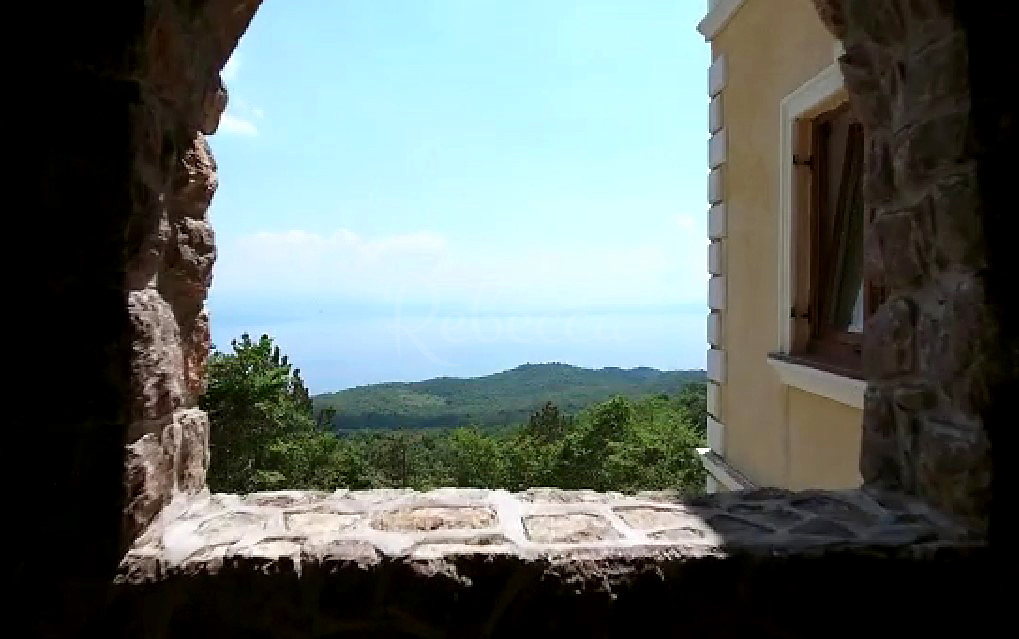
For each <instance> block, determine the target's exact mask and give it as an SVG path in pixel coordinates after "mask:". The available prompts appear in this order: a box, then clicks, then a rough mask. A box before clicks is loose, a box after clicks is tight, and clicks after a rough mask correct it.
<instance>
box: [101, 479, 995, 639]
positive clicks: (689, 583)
mask: <svg viewBox="0 0 1019 639" xmlns="http://www.w3.org/2000/svg"><path fill="white" fill-rule="evenodd" d="M436 504H444V506H441V507H437V506H436ZM896 506H897V509H896V510H889V509H887V508H885V507H883V506H881V505H880V504H879V503H878V502H877V501H876V500H875V499H873V498H871V497H870V496H868V495H867V494H864V493H861V492H855V491H849V492H837V493H824V492H818V491H812V492H808V493H790V492H788V491H779V490H759V491H754V492H753V493H747V494H746V495H744V494H740V493H726V494H719V495H713V496H711V497H707V498H698V499H695V500H691V499H683V498H681V497H678V496H672V497H667V496H665V495H661V494H658V495H645V496H627V495H621V494H615V493H593V492H591V491H575V492H574V491H562V490H532V491H527V492H525V493H518V494H512V493H507V492H505V491H487V490H473V489H464V490H457V489H440V490H436V491H432V492H428V493H416V492H413V491H405V490H399V491H393V490H382V491H347V490H340V491H336V492H335V493H331V494H330V493H321V492H315V493H302V492H300V491H283V492H277V493H261V494H255V495H248V496H244V497H240V496H237V495H209V494H203V495H200V496H198V497H197V498H195V499H192V500H190V501H175V502H174V503H172V504H170V505H169V506H168V507H167V508H166V509H165V510H164V512H163V514H162V515H160V517H159V519H157V521H156V522H155V524H154V526H153V527H152V528H150V529H149V531H147V532H146V534H145V535H144V536H143V537H142V538H140V539H139V542H138V543H137V544H136V545H135V547H134V548H133V549H132V550H131V552H130V553H129V554H128V556H127V557H126V558H125V560H124V562H123V563H122V566H121V573H120V577H119V579H118V584H119V585H118V593H117V598H116V603H115V605H114V607H113V609H112V610H111V619H112V620H113V621H114V623H111V630H110V634H108V635H107V636H122V635H127V636H132V637H146V638H148V637H161V636H164V634H163V633H167V632H169V633H170V634H171V635H172V636H182V635H183V634H185V633H187V632H189V631H191V630H195V631H198V632H199V633H200V634H201V633H203V632H204V633H210V632H211V633H213V634H216V633H218V632H220V631H221V630H222V631H226V632H227V634H231V633H232V634H235V635H236V634H238V633H240V634H250V635H253V636H254V635H258V634H265V633H268V634H271V635H272V636H291V635H292V636H295V637H296V636H309V635H310V636H326V635H330V634H335V633H341V634H343V635H344V636H347V635H353V636H372V637H375V636H394V637H396V636H407V635H410V636H519V633H521V632H525V631H526V632H530V633H532V634H534V633H537V634H538V635H547V634H548V633H549V632H553V631H560V630H561V631H562V633H564V634H565V635H568V636H593V637H603V636H620V634H625V633H626V632H631V633H632V632H636V631H639V632H640V633H641V634H650V635H652V636H660V635H663V634H664V635H665V636H673V635H676V636H678V635H685V634H688V633H693V634H695V635H697V636H718V635H719V634H721V635H722V636H728V635H729V634H730V631H731V632H732V633H733V634H735V635H739V636H752V635H753V634H754V630H755V628H757V626H756V623H757V622H754V623H748V624H743V625H740V624H741V623H742V622H743V621H746V620H747V619H748V618H749V617H753V616H754V615H758V614H760V615H761V617H760V618H761V619H762V620H766V621H767V628H768V629H769V631H768V632H767V633H765V636H774V635H775V634H776V632H777V631H776V629H777V628H779V627H781V624H783V623H785V622H789V621H790V620H793V621H796V622H797V624H798V623H799V622H800V621H802V620H803V617H802V615H803V614H804V611H806V612H807V613H808V614H809V611H811V610H817V611H818V614H821V612H822V611H823V612H824V614H825V615H828V614H830V603H831V601H832V599H831V598H832V597H835V596H839V595H838V593H840V592H842V591H841V590H840V589H846V592H845V595H846V597H851V596H852V594H851V593H854V592H855V593H856V594H858V593H859V590H854V589H858V588H859V584H858V583H856V579H866V580H867V583H868V584H869V586H868V588H867V593H868V596H878V597H881V596H883V595H881V594H880V592H883V590H882V589H888V591H889V593H894V597H895V601H897V602H900V603H901V602H903V601H905V600H908V599H909V598H910V597H911V596H913V595H917V594H918V593H919V592H920V591H917V590H916V588H917V587H918V586H919V587H921V588H922V592H923V593H924V594H925V597H924V599H923V600H924V601H925V602H926V603H927V604H930V603H931V601H934V600H933V599H931V598H930V594H931V593H942V594H943V595H944V596H947V593H949V592H951V593H952V597H953V604H956V605H957V604H959V601H960V600H959V599H958V598H959V596H960V595H959V593H958V591H957V590H955V589H952V588H946V586H945V584H946V583H953V582H954V583H958V580H959V579H963V583H967V584H971V585H975V586H977V587H979V584H980V583H982V581H981V580H979V579H977V578H976V577H975V573H974V572H973V571H974V570H975V569H976V566H978V564H976V563H974V562H973V558H974V557H977V556H979V555H978V554H974V553H978V552H979V548H978V547H977V546H975V545H973V544H971V543H970V542H967V541H966V539H965V536H964V534H963V531H962V530H961V529H960V528H958V527H955V526H954V525H953V524H951V523H950V522H947V521H946V520H945V519H944V518H943V517H941V516H940V515H938V514H937V513H933V512H931V511H930V509H929V508H927V507H926V506H925V505H924V504H923V503H922V502H919V501H916V500H909V499H900V501H899V502H898V503H897V504H896ZM486 510H487V511H488V512H490V513H492V514H493V516H491V517H484V518H483V519H482V521H483V522H484V523H486V524H488V525H489V527H488V528H484V529H480V528H476V527H474V526H475V525H477V523H478V522H479V520H478V518H477V513H478V512H483V511H486ZM426 512H427V513H428V514H427V515H425V513H426ZM468 512H469V513H470V514H469V516H465V515H467V514H468ZM733 512H747V513H753V516H754V517H765V518H767V517H768V516H769V514H775V515H776V517H777V518H775V519H771V520H768V521H769V525H768V526H764V525H749V522H747V521H745V520H740V521H741V522H742V523H741V524H740V526H739V527H738V529H737V528H734V527H732V526H731V522H732V521H733V520H735V519H737V517H736V516H735V515H732V514H731V513H733ZM790 512H795V513H796V522H799V523H796V522H793V521H792V520H791V519H790V518H789V517H788V513H790ZM393 513H399V514H400V519H398V521H399V522H401V523H400V524H399V525H398V526H395V527H392V528H389V529H384V530H382V529H379V528H377V527H375V526H374V525H373V522H376V521H378V519H379V517H380V516H387V515H390V516H391V515H392V514H393ZM415 513H416V515H415ZM818 513H821V514H820V515H819V514H818ZM863 515H865V516H863ZM422 516H423V517H425V520H426V521H429V522H430V521H432V520H433V518H435V519H437V520H441V522H442V523H441V525H434V526H433V525H431V524H429V525H427V526H419V525H417V522H418V521H420V519H419V517H422ZM408 518H409V519H408ZM712 522H718V524H717V525H713V523H712ZM676 523H683V524H685V525H680V526H676V525H674V524H676ZM396 528H398V529H396ZM850 567H852V569H853V570H852V571H851V572H847V569H848V568H850ZM857 569H858V570H859V571H858V572H857ZM960 570H962V571H963V572H958V571H960ZM966 570H968V571H970V572H965V571H966ZM906 575H912V577H909V578H908V579H907V578H905V576H906ZM966 575H969V577H968V578H967V577H966ZM971 594H972V592H971V591H968V592H967V595H966V596H970V595H971ZM822 595H823V600H822V599H817V601H816V603H814V602H815V599H816V598H818V597H822ZM790 596H794V597H795V600H796V602H797V607H798V608H799V607H801V606H802V607H803V610H802V611H801V612H798V613H797V614H776V610H785V608H783V606H787V605H788V602H789V597H790ZM889 596H891V595H889ZM776 598H780V599H781V600H780V601H779V599H776ZM734 604H735V605H737V606H738V610H739V614H732V606H733V605H734ZM758 606H760V608H759V610H760V612H754V611H755V610H758V608H757V607H758ZM815 606H816V608H815ZM242 610H243V613H242V612H241V611H242ZM663 610H666V611H668V614H664V615H663V614H662V611H663ZM967 610H969V609H967ZM157 611H158V614H155V613H156V612H157ZM853 617H854V618H855V617H859V616H853ZM723 619H728V620H737V621H740V623H738V624H737V625H736V626H732V627H728V626H724V625H722V626H720V625H719V624H720V623H723V624H724V622H723V621H721V620H723ZM690 620H703V622H704V624H705V625H703V626H701V625H699V624H700V623H701V622H700V621H698V622H697V623H694V624H693V625H690V623H689V622H690ZM709 620H710V622H709ZM913 622H914V623H915V620H913ZM884 623H885V626H883V627H884V628H885V629H887V628H888V627H889V626H888V625H887V624H888V621H887V620H886V621H885V622H884ZM943 623H944V621H943V618H942V624H943ZM794 625H795V624H794ZM723 627H724V628H726V630H725V631H721V629H722V628H723ZM818 627H819V626H818V625H817V623H807V624H804V625H803V626H802V627H800V626H799V625H795V627H790V628H787V629H786V630H785V631H783V632H782V633H781V635H780V636H816V633H817V628H818ZM652 629H654V630H655V631H656V632H657V634H656V633H653V632H651V630H652ZM845 629H846V622H845V621H840V630H845ZM913 629H915V626H913ZM941 629H942V630H943V629H944V628H943V627H942V628H941ZM740 633H742V634H740Z"/></svg>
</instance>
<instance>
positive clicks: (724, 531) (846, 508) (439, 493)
mask: <svg viewBox="0 0 1019 639" xmlns="http://www.w3.org/2000/svg"><path fill="white" fill-rule="evenodd" d="M883 501H884V503H882V501H881V500H879V498H875V497H874V496H871V495H870V494H867V493H865V492H863V491H830V492H825V491H805V492H798V493H793V492H788V491H783V490H776V489H759V490H754V491H749V492H743V493H720V494H717V495H711V496H706V497H696V498H684V497H683V496H682V495H678V494H675V493H669V492H648V493H638V494H636V495H623V494H620V493H597V492H594V491H567V490H560V489H556V488H533V489H530V490H526V491H523V492H520V493H510V492H507V491H503V490H478V489H457V488H442V489H437V490H433V491H429V492H416V491H413V490H409V489H405V490H404V489H401V490H388V489H387V490H366V491H357V490H338V491H335V492H331V493H330V492H319V491H280V492H267V493H254V494H250V495H228V494H209V493H204V494H200V495H198V496H196V497H192V498H190V499H187V500H184V499H183V498H181V499H179V500H175V501H174V502H172V503H171V504H170V506H168V507H167V508H166V509H165V510H164V511H163V513H161V515H160V516H159V517H158V518H157V519H156V520H155V521H154V522H153V524H152V525H151V526H150V527H149V529H148V530H147V531H146V532H145V533H144V534H143V535H142V536H141V537H140V538H139V539H138V541H137V543H136V544H135V545H134V547H133V548H132V549H131V550H130V551H129V552H128V554H127V555H126V557H125V559H124V561H123V564H122V569H121V577H120V579H121V580H122V581H125V582H128V583H137V582H141V581H148V580H154V579H158V578H159V575H164V574H168V573H172V572H176V571H182V572H185V573H189V572H194V571H199V572H201V571H213V572H214V571H215V570H216V566H218V565H220V564H222V563H223V562H229V561H230V560H231V558H239V559H244V558H248V559H250V558H260V559H264V560H269V561H284V560H285V561H287V562H288V563H292V564H293V565H295V566H297V567H298V570H299V567H300V566H301V565H303V564H305V563H308V562H315V561H319V560H322V559H323V558H328V557H334V558H338V557H343V558H346V559H350V560H356V561H367V562H368V563H372V562H377V561H379V560H382V559H383V558H390V559H393V558H397V559H399V558H403V559H409V560H434V559H442V558H444V557H455V556H462V555H471V554H483V555H489V556H496V555H502V556H511V557H517V558H521V559H525V560H528V559H538V558H542V559H544V560H554V561H560V562H563V561H571V560H574V559H577V558H583V559H591V558H597V557H610V556H620V555H626V556H631V557H639V556H647V557H655V556H662V557H664V556H670V557H676V556H689V557H704V556H727V555H729V554H731V553H734V552H744V553H746V552H749V553H758V554H760V553H765V554H775V553H791V554H796V553H805V552H811V551H818V550H824V549H832V548H850V547H852V548H863V547H874V548H894V547H909V546H917V545H928V546H930V545H935V546H936V545H938V544H954V545H958V544H960V543H965V542H966V535H965V533H964V531H962V530H961V529H959V528H957V527H955V526H953V525H952V523H951V522H949V521H947V520H945V519H943V518H941V517H940V516H939V515H937V514H936V513H934V512H931V511H930V510H929V509H927V508H926V507H925V506H924V505H923V504H921V503H919V502H911V501H908V500H903V499H898V500H896V501H894V502H892V501H888V500H883Z"/></svg>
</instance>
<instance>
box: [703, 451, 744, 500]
mask: <svg viewBox="0 0 1019 639" xmlns="http://www.w3.org/2000/svg"><path fill="white" fill-rule="evenodd" d="M697 454H698V455H700V458H701V463H702V464H703V465H704V470H706V471H708V474H709V475H711V476H712V477H714V478H715V481H717V482H718V483H720V484H722V485H723V486H725V487H726V488H728V489H729V490H747V489H753V488H757V486H755V485H754V483H753V482H752V481H750V480H749V479H747V478H746V476H744V475H743V473H741V472H739V471H738V470H736V469H735V468H733V467H732V466H730V465H729V462H727V461H725V458H724V457H722V456H721V455H719V454H718V453H716V452H715V451H713V450H711V449H710V448H698V449H697Z"/></svg>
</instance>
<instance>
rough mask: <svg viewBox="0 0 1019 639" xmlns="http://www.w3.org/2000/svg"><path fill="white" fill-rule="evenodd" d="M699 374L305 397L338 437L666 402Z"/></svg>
mask: <svg viewBox="0 0 1019 639" xmlns="http://www.w3.org/2000/svg"><path fill="white" fill-rule="evenodd" d="M704 379H705V374H704V371H703V370H681V371H662V370H658V369H655V368H649V367H646V366H642V367H638V368H629V369H624V368H617V367H607V368H599V369H590V368H582V367H580V366H572V365H570V364H560V363H549V364H522V365H520V366H517V367H516V368H512V369H510V370H507V371H502V372H500V373H493V374H491V375H485V376H483V377H473V378H460V377H437V378H434V379H428V380H424V381H420V382H388V383H383V384H371V385H368V386H358V387H355V388H350V389H346V390H342V391H338V392H335V393H325V394H321V395H316V396H315V397H313V398H312V399H313V401H314V405H315V409H316V411H318V410H321V409H323V408H326V407H332V408H335V409H336V417H335V419H334V421H333V426H334V428H336V429H338V430H343V431H346V430H362V429H392V428H409V429H422V428H453V427H457V426H467V425H478V426H484V427H499V426H508V425H511V424H520V423H523V422H525V421H527V417H528V416H529V415H530V414H531V413H533V412H534V411H535V410H537V409H538V408H540V407H541V406H542V405H543V404H544V403H545V402H547V401H550V402H553V403H554V404H556V405H557V406H558V407H559V408H560V409H562V410H564V411H566V412H567V413H576V412H578V411H580V410H583V409H584V408H587V407H588V406H591V405H593V404H596V403H598V402H601V401H604V400H606V399H608V398H610V397H612V396H614V395H625V396H630V397H637V396H640V395H650V394H659V393H666V394H669V395H673V394H676V393H678V392H679V390H680V389H681V388H682V387H683V386H685V385H686V384H688V383H690V382H700V381H704Z"/></svg>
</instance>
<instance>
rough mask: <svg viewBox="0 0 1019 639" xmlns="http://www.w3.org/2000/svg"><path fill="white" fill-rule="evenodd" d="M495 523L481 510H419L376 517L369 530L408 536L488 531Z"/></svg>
mask: <svg viewBox="0 0 1019 639" xmlns="http://www.w3.org/2000/svg"><path fill="white" fill-rule="evenodd" d="M494 523H495V512H493V511H492V510H491V509H490V508H485V507H480V508H479V507H469V506H453V507H443V506H438V507H437V506H420V507H416V508H406V509H402V510H393V511H389V512H383V513H379V514H378V515H377V516H376V517H375V519H374V520H373V521H372V527H373V528H377V529H379V530H395V531H403V532H412V531H418V530H442V529H446V528H488V527H489V526H492V525H493V524H494Z"/></svg>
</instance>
